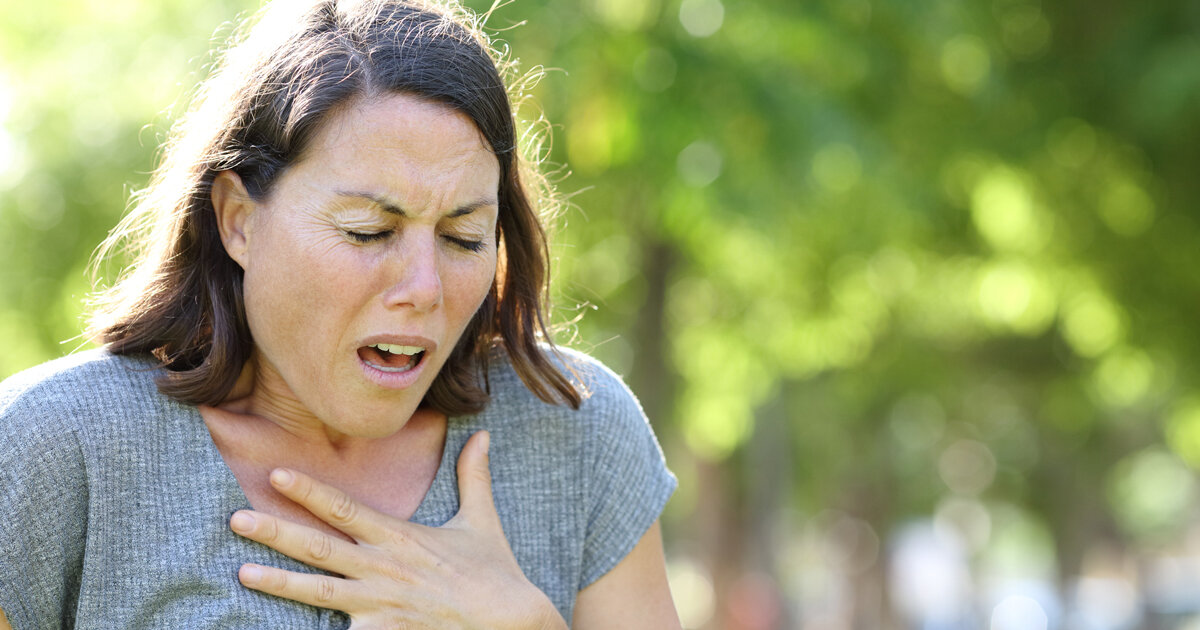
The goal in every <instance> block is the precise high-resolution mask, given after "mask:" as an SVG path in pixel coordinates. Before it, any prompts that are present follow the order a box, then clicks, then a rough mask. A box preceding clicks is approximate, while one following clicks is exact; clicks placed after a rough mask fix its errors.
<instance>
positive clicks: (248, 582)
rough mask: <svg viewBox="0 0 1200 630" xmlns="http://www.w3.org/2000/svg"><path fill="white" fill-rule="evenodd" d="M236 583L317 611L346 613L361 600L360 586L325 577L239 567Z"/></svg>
mask: <svg viewBox="0 0 1200 630" xmlns="http://www.w3.org/2000/svg"><path fill="white" fill-rule="evenodd" d="M238 580H239V581H240V582H241V583H242V585H243V586H245V587H247V588H252V589H254V590H256V591H261V592H263V593H267V594H269V595H275V596H276V597H284V598H286V599H291V600H295V601H298V602H301V603H304V604H308V605H310V606H317V607H318V608H333V609H335V610H341V611H344V612H350V611H352V610H357V609H359V608H361V607H362V604H363V601H364V597H363V593H362V588H361V585H359V584H357V583H355V582H351V581H350V580H343V579H340V578H335V577H331V576H328V575H318V574H313V573H296V572H294V571H284V570H283V569H277V568H275V567H264V566H262V565H258V564H243V565H242V568H241V569H239V570H238Z"/></svg>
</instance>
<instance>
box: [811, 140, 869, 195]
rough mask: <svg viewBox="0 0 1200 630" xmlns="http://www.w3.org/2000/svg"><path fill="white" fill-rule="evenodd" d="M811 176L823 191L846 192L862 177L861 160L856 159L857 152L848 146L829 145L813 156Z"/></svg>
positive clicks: (842, 144)
mask: <svg viewBox="0 0 1200 630" xmlns="http://www.w3.org/2000/svg"><path fill="white" fill-rule="evenodd" d="M812 174H813V178H814V179H815V180H816V181H817V183H818V184H820V186H821V187H822V188H824V189H825V190H828V191H830V192H835V193H838V192H846V191H847V190H850V189H851V188H853V187H854V185H855V184H857V183H858V181H859V179H860V178H861V177H862V159H861V158H859V157H858V151H855V150H854V147H852V146H850V145H848V144H844V143H841V142H836V143H833V144H829V145H826V146H824V147H822V148H821V149H820V150H819V151H817V154H816V155H815V156H813V164H812Z"/></svg>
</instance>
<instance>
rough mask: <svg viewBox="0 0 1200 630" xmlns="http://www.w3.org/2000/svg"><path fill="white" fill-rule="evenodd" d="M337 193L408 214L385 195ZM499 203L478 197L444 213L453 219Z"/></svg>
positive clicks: (488, 198) (396, 212) (398, 212)
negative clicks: (448, 212)
mask: <svg viewBox="0 0 1200 630" xmlns="http://www.w3.org/2000/svg"><path fill="white" fill-rule="evenodd" d="M337 195H338V196H339V197H355V198H359V199H366V200H368V201H370V202H371V203H373V204H375V205H377V206H379V207H380V208H382V209H383V211H384V212H387V213H388V214H396V215H400V216H402V217H407V216H408V213H407V212H405V211H404V208H401V207H400V206H399V205H398V204H396V203H395V202H394V201H392V200H391V199H388V198H387V197H383V196H380V195H373V194H371V193H365V192H355V191H342V190H339V191H337ZM499 205H500V203H499V202H498V201H496V200H495V199H493V198H490V197H481V198H479V199H476V200H475V201H471V202H469V203H465V204H463V205H461V206H459V207H457V208H455V209H454V211H453V212H451V213H450V214H448V215H446V217H447V218H450V219H453V218H455V217H461V216H464V215H468V214H471V213H472V212H475V211H476V210H478V209H480V208H487V207H489V206H499Z"/></svg>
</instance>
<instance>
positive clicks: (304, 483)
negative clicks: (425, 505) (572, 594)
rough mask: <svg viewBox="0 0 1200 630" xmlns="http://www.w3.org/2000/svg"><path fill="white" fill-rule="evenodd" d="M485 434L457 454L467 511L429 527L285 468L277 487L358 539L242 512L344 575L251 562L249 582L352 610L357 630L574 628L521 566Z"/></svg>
mask: <svg viewBox="0 0 1200 630" xmlns="http://www.w3.org/2000/svg"><path fill="white" fill-rule="evenodd" d="M488 441H489V436H488V434H487V432H486V431H480V432H479V433H476V434H475V435H473V436H471V439H470V440H468V441H467V444H466V446H464V447H463V451H462V454H461V455H460V456H459V459H458V489H459V496H460V500H461V505H460V507H459V511H458V514H456V515H455V516H454V518H452V519H450V521H448V522H447V523H446V524H445V525H443V526H442V527H436V528H435V527H426V526H423V525H417V524H415V523H410V522H408V521H402V520H400V519H396V518H393V517H390V516H387V515H385V514H381V513H379V512H376V511H375V510H372V509H370V508H368V507H366V506H364V505H362V504H360V503H358V502H357V501H355V500H354V499H352V498H351V497H350V496H349V495H347V494H345V493H344V492H342V491H340V490H337V489H336V488H333V487H331V486H327V485H325V484H323V483H320V482H318V481H316V480H315V479H313V478H311V477H309V476H307V475H304V474H302V473H299V472H295V471H289V470H285V469H276V470H274V471H273V472H272V473H271V477H270V480H271V485H272V486H273V487H274V488H275V489H276V490H278V491H279V492H280V493H282V494H283V495H284V496H286V497H287V498H289V499H291V500H292V501H295V502H296V503H298V504H300V505H301V506H303V507H304V508H306V509H307V510H308V511H310V512H312V513H313V514H314V515H316V516H317V517H318V518H320V519H321V520H323V521H325V522H326V523H329V524H330V525H331V526H333V527H335V528H336V529H338V530H339V531H341V532H343V533H345V534H346V535H348V536H349V537H351V538H353V539H354V541H355V542H353V543H351V542H348V541H345V540H342V539H340V538H336V537H334V536H330V535H328V534H326V533H324V532H320V531H317V530H315V529H312V528H309V527H305V526H303V525H298V524H296V523H293V522H291V521H287V520H284V519H281V518H277V517H274V516H271V515H269V514H264V513H262V512H251V511H239V512H237V513H235V514H234V515H233V517H232V518H231V519H230V525H231V527H233V529H234V531H235V532H237V533H239V534H241V535H242V536H245V537H246V538H249V539H251V540H255V541H258V542H260V543H262V544H264V545H267V546H268V547H271V548H273V549H275V550H277V551H279V552H281V553H283V554H285V555H288V556H291V557H292V558H295V559H297V560H299V561H301V562H303V563H305V564H309V565H312V566H314V567H317V568H320V569H325V570H326V571H330V572H333V573H337V574H340V575H342V576H344V577H343V578H337V577H330V576H325V575H312V574H305V573H294V572H291V571H284V570H282V569H278V568H274V567H264V566H260V565H256V564H245V565H242V568H241V570H240V571H238V578H239V579H240V580H241V582H242V584H244V585H245V586H247V587H249V588H252V589H255V590H259V591H262V592H264V593H269V594H271V595H276V596H279V597H285V598H287V599H292V600H296V601H298V602H303V603H305V604H311V605H313V606H319V607H322V608H333V609H336V610H341V611H343V612H345V613H347V614H349V615H350V619H351V624H350V627H351V629H352V630H368V629H373V628H403V629H404V630H416V629H420V628H425V629H435V628H437V629H445V628H459V629H464V630H465V629H467V628H488V629H501V628H523V629H526V628H527V629H535V628H536V629H549V628H566V627H567V624H566V622H565V621H563V618H562V616H561V615H559V614H558V611H557V610H556V609H555V608H554V605H553V604H552V603H551V602H550V599H549V598H548V597H546V595H545V593H543V592H542V591H541V590H539V589H538V588H537V587H536V586H534V585H533V584H532V583H531V582H530V581H529V580H528V579H526V577H525V574H524V573H522V572H521V568H520V566H518V565H517V560H516V557H515V556H513V553H512V549H511V548H510V547H509V545H508V540H507V539H505V537H504V531H503V529H502V528H501V525H500V517H499V515H497V514H496V506H495V503H494V502H493V500H492V477H491V472H490V471H489V469H488V455H487V449H488Z"/></svg>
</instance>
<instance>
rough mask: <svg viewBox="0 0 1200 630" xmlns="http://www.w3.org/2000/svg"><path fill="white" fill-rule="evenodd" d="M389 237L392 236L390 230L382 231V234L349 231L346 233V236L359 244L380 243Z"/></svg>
mask: <svg viewBox="0 0 1200 630" xmlns="http://www.w3.org/2000/svg"><path fill="white" fill-rule="evenodd" d="M391 235H392V231H391V230H384V231H382V232H352V231H350V230H347V231H346V236H349V237H350V238H351V239H353V240H355V241H358V242H359V243H373V242H375V241H382V240H383V239H385V238H387V237H389V236H391Z"/></svg>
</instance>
